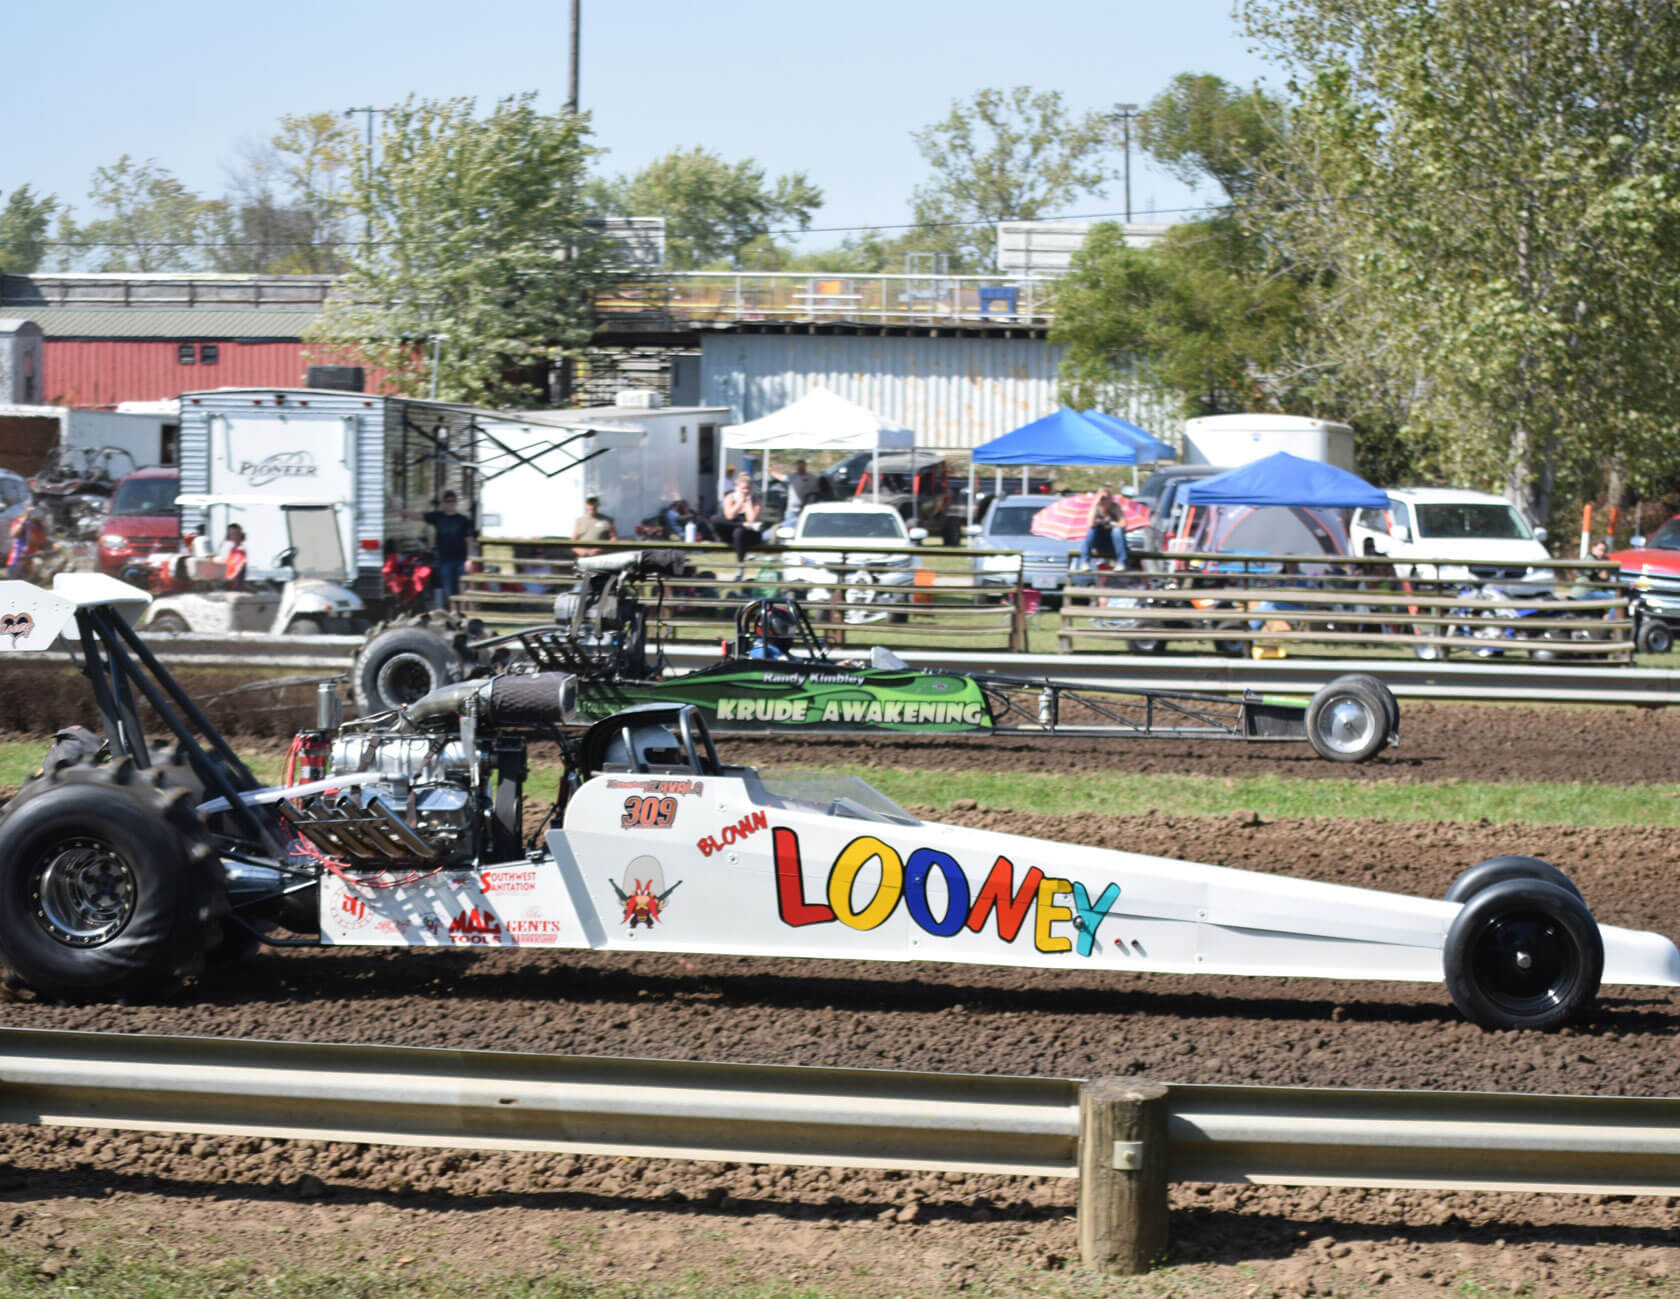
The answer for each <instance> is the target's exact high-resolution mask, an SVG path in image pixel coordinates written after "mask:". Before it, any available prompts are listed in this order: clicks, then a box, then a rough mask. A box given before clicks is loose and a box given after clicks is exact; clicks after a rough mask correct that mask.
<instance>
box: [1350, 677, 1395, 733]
mask: <svg viewBox="0 0 1680 1299" xmlns="http://www.w3.org/2000/svg"><path fill="white" fill-rule="evenodd" d="M1336 679H1337V680H1339V681H1363V682H1365V684H1367V685H1368V686H1370V687H1371V689H1372V690H1375V691H1376V692H1377V697H1378V698H1380V699H1381V700H1382V703H1383V711H1384V712H1385V713H1386V714H1387V715H1388V738H1389V740H1390V741H1391V742H1392V741H1393V739H1394V737H1395V736H1396V735H1397V734H1399V732H1400V701H1399V700H1398V699H1396V698H1395V697H1394V692H1393V691H1392V690H1390V689H1389V688H1388V682H1386V681H1384V680H1383V679H1382V678H1381V677H1376V676H1372V675H1371V674H1370V673H1369V672H1348V673H1345V674H1344V675H1342V676H1341V677H1338V678H1336Z"/></svg>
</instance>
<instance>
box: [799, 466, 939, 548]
mask: <svg viewBox="0 0 1680 1299" xmlns="http://www.w3.org/2000/svg"><path fill="white" fill-rule="evenodd" d="M877 463H878V464H879V467H880V473H881V489H880V493H879V502H878V503H880V504H883V505H891V506H892V507H893V508H894V509H896V510H897V511H898V513H899V517H900V518H902V519H903V520H904V522H905V524H906V525H907V526H910V527H923V528H926V529H927V530H928V533H929V535H930V536H937V537H939V538H940V540H942V541H943V542H944V543H945V544H946V545H947V546H954V545H956V544H957V543H958V542H960V541H961V540H962V530H963V520H964V518H965V517H966V515H967V510H968V484H967V483H966V482H961V481H959V480H958V479H956V478H954V477H952V476H951V472H950V466H949V465H947V464H946V462H945V458H944V457H943V456H941V455H940V454H939V453H938V452H936V451H894V452H889V453H886V454H883V455H881V456H880V458H879V460H878V461H876V460H875V459H874V455H873V453H872V452H868V451H860V452H858V453H857V454H856V455H850V456H847V457H846V458H845V459H844V460H842V461H841V462H840V463H839V464H837V465H835V466H834V467H833V468H832V469H830V470H829V471H828V472H827V473H826V474H824V475H823V476H822V477H823V481H824V482H825V483H826V484H827V490H828V491H829V493H830V495H831V497H832V499H834V500H836V501H844V500H868V501H870V502H871V503H876V502H877V497H876V493H875V491H874V482H873V479H872V477H871V475H872V473H873V472H874V465H875V464H877Z"/></svg>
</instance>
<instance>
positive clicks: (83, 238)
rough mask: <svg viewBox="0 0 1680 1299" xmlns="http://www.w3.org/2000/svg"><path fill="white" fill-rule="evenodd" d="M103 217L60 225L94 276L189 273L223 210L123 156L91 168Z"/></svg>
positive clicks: (92, 193) (147, 164)
mask: <svg viewBox="0 0 1680 1299" xmlns="http://www.w3.org/2000/svg"><path fill="white" fill-rule="evenodd" d="M88 197H89V198H91V199H92V200H93V201H94V203H95V204H96V205H98V207H99V208H101V209H102V210H103V211H104V212H105V215H104V216H101V217H98V218H96V219H95V220H92V221H89V222H88V223H87V224H86V225H77V224H75V223H74V222H73V221H70V220H68V217H67V219H66V221H64V222H61V223H60V237H61V238H63V237H68V238H70V239H73V240H74V241H75V243H76V244H77V246H78V248H79V250H80V251H79V254H78V256H77V260H78V261H80V262H81V263H83V264H85V265H87V266H89V268H90V269H92V270H96V271H139V272H147V271H190V270H197V269H199V268H200V267H201V266H203V265H204V262H205V252H206V247H207V245H208V244H209V243H210V241H211V239H212V237H213V236H214V235H215V234H216V233H217V232H218V230H219V228H220V223H221V221H222V220H223V218H224V216H225V213H226V210H227V205H226V203H224V202H223V201H222V200H220V199H204V198H200V197H199V196H198V195H197V194H195V193H193V192H192V191H191V190H190V189H188V188H187V187H186V186H185V185H183V184H182V183H181V182H180V181H179V180H177V179H176V178H175V176H174V175H172V174H171V173H170V171H169V170H168V169H167V168H165V167H160V166H159V165H158V163H157V160H156V159H154V158H148V159H146V160H145V161H144V162H136V161H135V160H134V159H133V158H132V157H131V156H129V155H128V154H126V153H125V154H123V156H122V157H120V158H118V159H117V161H116V162H114V163H112V164H111V165H110V166H109V167H100V168H97V169H96V170H95V171H94V173H93V182H92V184H91V185H90V186H89V188H88Z"/></svg>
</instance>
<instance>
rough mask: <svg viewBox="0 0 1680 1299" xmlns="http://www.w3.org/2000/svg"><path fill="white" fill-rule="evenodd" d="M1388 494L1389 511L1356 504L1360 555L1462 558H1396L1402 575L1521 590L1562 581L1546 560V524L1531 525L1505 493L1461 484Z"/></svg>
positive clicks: (1355, 528) (1523, 592) (1355, 538)
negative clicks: (1495, 493) (1438, 561)
mask: <svg viewBox="0 0 1680 1299" xmlns="http://www.w3.org/2000/svg"><path fill="white" fill-rule="evenodd" d="M1388 499H1389V508H1388V509H1387V510H1386V511H1385V510H1374V509H1367V510H1358V511H1355V513H1354V516H1353V524H1352V526H1351V528H1350V529H1349V535H1350V537H1351V539H1352V542H1353V545H1354V548H1355V550H1354V553H1355V554H1372V553H1374V554H1378V555H1387V556H1389V557H1390V558H1392V559H1394V560H1396V561H1405V560H1410V559H1446V560H1458V561H1461V562H1459V563H1451V564H1411V563H1405V562H1396V563H1395V565H1394V571H1395V573H1396V574H1397V575H1398V576H1400V577H1418V578H1422V579H1425V580H1434V581H1441V582H1462V583H1472V582H1497V583H1499V585H1500V586H1501V587H1502V588H1503V589H1504V590H1505V591H1507V592H1509V593H1511V594H1516V595H1529V594H1534V593H1536V592H1538V591H1541V590H1547V589H1550V588H1551V586H1552V585H1553V584H1554V583H1555V581H1556V575H1555V574H1554V573H1553V572H1552V570H1551V568H1549V567H1548V564H1549V562H1550V560H1551V556H1550V555H1549V554H1547V553H1546V546H1545V541H1546V530H1545V529H1544V528H1531V527H1530V526H1529V524H1528V521H1527V520H1526V519H1524V518H1523V516H1522V515H1521V514H1520V513H1519V512H1518V511H1517V509H1516V507H1515V506H1513V505H1512V504H1511V503H1510V502H1509V501H1507V500H1505V499H1503V498H1502V497H1498V496H1493V495H1490V494H1489V493H1487V492H1476V491H1470V490H1467V489H1465V488H1461V487H1390V488H1389V489H1388ZM1367 541H1368V542H1370V545H1369V546H1367V545H1366V542H1367Z"/></svg>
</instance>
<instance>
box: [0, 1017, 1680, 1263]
mask: <svg viewBox="0 0 1680 1299" xmlns="http://www.w3.org/2000/svg"><path fill="white" fill-rule="evenodd" d="M0 1122H7V1123H25V1124H44V1125H56V1126H77V1127H109V1128H129V1129H140V1130H147V1131H165V1132H182V1133H203V1134H208V1135H217V1136H260V1137H283V1138H293V1139H312V1140H322V1141H351V1142H365V1143H371V1144H394V1145H419V1146H460V1147H469V1148H475V1149H492V1150H533V1151H550V1152H570V1153H586V1154H604V1155H626V1156H647V1157H653V1158H671V1159H717V1160H728V1161H732V1162H748V1163H778V1164H826V1165H835V1166H845V1167H871V1168H913V1169H938V1170H945V1171H954V1172H975V1173H1006V1174H1019V1175H1025V1176H1050V1177H1071V1176H1077V1177H1079V1178H1080V1196H1079V1219H1080V1222H1079V1226H1080V1243H1081V1250H1082V1253H1083V1254H1084V1257H1085V1261H1086V1262H1087V1263H1088V1264H1090V1265H1092V1266H1096V1267H1100V1268H1102V1269H1104V1270H1107V1271H1111V1272H1136V1271H1142V1270H1145V1269H1146V1268H1147V1267H1149V1266H1150V1265H1151V1264H1152V1263H1153V1262H1154V1261H1155V1260H1157V1259H1159V1258H1160V1257H1161V1255H1162V1253H1163V1252H1164V1249H1165V1245H1166V1227H1167V1200H1166V1187H1167V1184H1168V1183H1169V1182H1170V1181H1197V1182H1207V1181H1218V1182H1244V1183H1270V1184H1278V1185H1309V1186H1358V1187H1435V1188H1450V1189H1456V1190H1497V1191H1537V1192H1582V1193H1593V1194H1609V1195H1674V1194H1680V1098H1672V1097H1660V1098H1629V1097H1597V1096H1525V1095H1511V1094H1502V1093H1485V1092H1424V1091H1372V1090H1347V1089H1332V1088H1317V1087H1313V1088H1293V1087H1251V1086H1221V1085H1207V1084H1179V1083H1171V1084H1158V1083H1148V1082H1140V1081H1137V1080H1132V1079H1103V1080H1098V1081H1095V1082H1083V1083H1082V1082H1081V1081H1080V1080H1077V1079H1070V1078H1012V1077H998V1076H989V1075H975V1074H937V1073H913V1072H899V1071H878V1070H867V1069H830V1068H806V1067H799V1066H789V1065H750V1064H716V1063H695V1062H687V1061H675V1060H641V1059H623V1058H613V1057H604V1056H577V1055H531V1054H515V1053H511V1052H480V1051H453V1050H434V1049H427V1048H418V1047H394V1046H356V1045H325V1044H317V1043H292V1042H257V1041H246V1040H240V1039H230V1038H196V1037H161V1036H141V1035H129V1034H108V1033H85V1032H63V1031H49V1030H38V1029H0Z"/></svg>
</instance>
